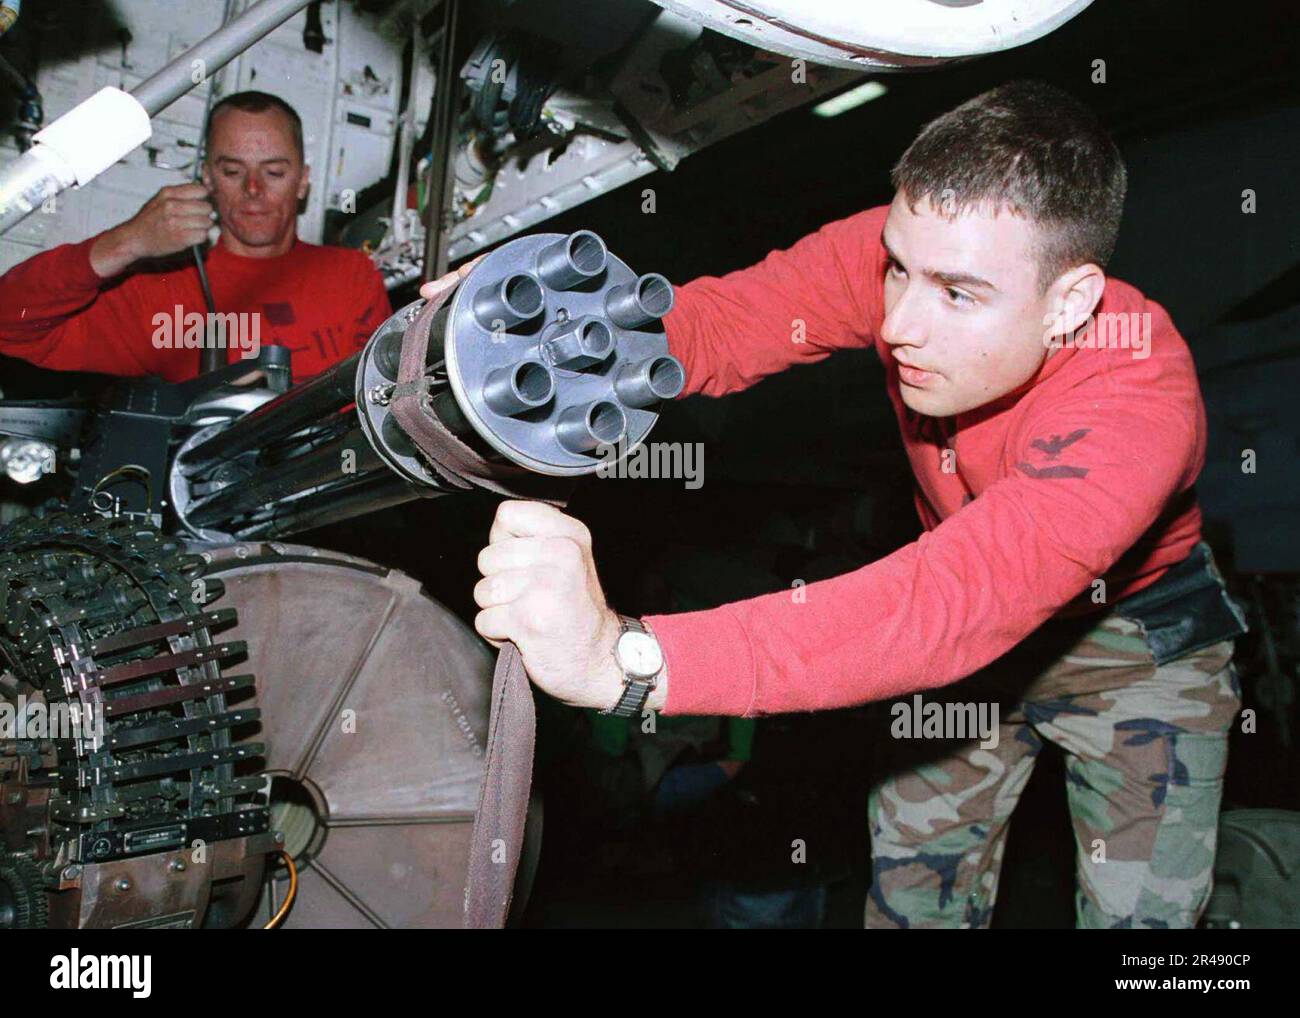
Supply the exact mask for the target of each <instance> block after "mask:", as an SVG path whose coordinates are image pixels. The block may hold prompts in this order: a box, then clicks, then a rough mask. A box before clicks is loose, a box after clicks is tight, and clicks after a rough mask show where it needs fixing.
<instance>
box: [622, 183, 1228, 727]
mask: <svg viewBox="0 0 1300 1018" xmlns="http://www.w3.org/2000/svg"><path fill="white" fill-rule="evenodd" d="M887 214H888V208H887V207H882V208H875V209H870V210H868V211H866V212H862V213H859V214H857V215H855V216H850V217H849V218H847V219H843V220H840V221H838V222H834V223H831V224H829V225H827V226H825V227H823V228H822V229H821V230H819V231H817V232H816V233H814V234H812V235H810V236H808V237H805V238H804V239H803V240H801V241H799V242H798V243H797V244H795V245H794V246H793V247H792V248H790V249H789V250H786V251H776V252H773V253H772V254H770V255H768V256H767V258H765V259H764V260H763V261H762V262H760V263H759V264H758V265H756V266H753V267H752V268H749V269H745V270H742V271H739V272H733V273H731V274H730V275H727V276H725V277H723V278H721V279H718V278H713V277H705V278H701V279H697V280H695V281H694V282H691V283H688V284H687V285H685V286H683V287H681V288H680V289H679V290H678V291H677V303H676V307H675V308H674V309H673V311H672V312H671V313H670V314H669V315H668V317H667V319H666V326H667V331H668V344H669V347H670V349H671V350H672V352H673V353H674V354H675V355H676V356H677V357H679V358H680V359H681V361H682V362H683V364H684V365H685V367H686V375H687V381H686V388H685V392H684V394H691V393H703V394H705V395H710V396H722V395H725V394H727V393H730V392H736V391H738V390H740V389H744V388H745V387H747V386H749V385H752V384H754V383H755V382H757V381H758V380H759V379H760V378H763V377H764V376H766V375H770V374H772V373H773V372H776V371H780V370H782V369H783V368H786V367H789V366H790V365H792V364H800V363H811V362H813V361H818V360H821V359H823V358H825V357H827V356H829V355H830V353H831V352H832V351H834V350H837V349H842V348H847V347H864V346H874V347H875V349H876V351H877V353H878V354H879V355H880V357H881V360H882V361H883V363H884V365H885V388H886V391H887V392H888V394H889V399H890V401H891V402H892V403H893V405H894V410H895V412H896V415H897V417H898V423H899V427H900V429H901V430H902V435H903V444H904V446H905V447H906V450H907V455H908V457H909V458H910V460H911V463H912V469H913V471H914V473H915V475H916V481H917V487H916V492H915V499H916V506H917V509H918V511H919V513H920V517H921V521H922V523H923V524H924V526H925V529H926V533H925V534H923V535H922V536H921V537H920V538H919V539H918V540H916V541H914V542H913V543H911V544H909V545H907V546H905V547H903V548H900V549H899V550H898V551H895V552H894V553H893V554H891V555H888V556H886V557H885V558H882V559H880V560H878V561H876V562H873V563H871V564H870V565H867V566H864V567H863V568H861V569H858V570H855V571H854V572H851V573H847V574H845V575H843V576H838V577H835V578H833V579H829V580H823V581H820V582H817V583H810V584H808V585H807V586H803V587H799V588H796V589H794V590H782V591H778V592H776V593H772V594H766V595H764V596H762V597H756V598H751V599H750V600H747V601H738V602H735V603H733V604H726V605H722V606H721V607H719V608H715V609H712V610H709V611H698V612H687V613H684V614H678V615H652V616H649V617H648V619H647V621H648V622H649V624H650V626H651V628H652V629H653V631H654V632H655V634H656V635H657V636H658V638H659V640H660V642H661V644H662V646H663V649H664V656H665V659H666V661H667V675H668V702H667V705H666V708H665V712H666V713H669V714H732V715H751V716H752V715H762V714H772V713H782V712H788V711H797V710H819V709H825V708H832V707H845V706H850V705H853V704H860V703H865V702H867V701H871V700H880V699H885V698H888V697H892V696H897V695H900V694H903V693H910V692H914V691H917V690H923V689H928V688H932V687H936V686H943V685H946V684H948V683H951V682H955V681H957V680H959V679H962V678H964V677H965V676H967V675H970V674H971V673H973V672H975V671H977V670H978V669H980V668H982V667H983V666H985V665H987V664H988V663H989V662H991V661H993V660H994V659H996V658H998V657H1000V656H1001V655H1002V654H1004V653H1005V652H1007V651H1008V650H1010V649H1011V648H1012V647H1014V646H1015V645H1016V644H1017V643H1019V642H1020V641H1021V640H1023V639H1024V638H1025V637H1026V636H1028V635H1029V634H1030V633H1031V632H1032V631H1033V630H1034V629H1036V628H1037V627H1038V626H1040V625H1041V624H1042V623H1044V622H1045V621H1047V620H1048V619H1050V618H1051V617H1053V616H1054V615H1058V614H1075V613H1080V612H1083V611H1100V610H1104V607H1105V605H1114V604H1115V602H1116V601H1118V600H1119V599H1120V598H1122V597H1124V596H1125V595H1127V594H1131V593H1135V592H1136V591H1138V590H1140V589H1142V588H1143V587H1146V586H1149V585H1150V584H1152V583H1154V582H1155V581H1156V580H1157V579H1158V578H1159V577H1160V576H1161V574H1163V573H1164V572H1165V570H1166V569H1167V568H1168V567H1169V566H1171V565H1173V564H1174V563H1176V562H1179V561H1181V560H1182V559H1183V558H1185V557H1186V556H1187V554H1188V553H1189V552H1190V551H1191V550H1192V548H1193V546H1194V545H1195V544H1196V542H1197V541H1198V540H1199V539H1200V532H1201V515H1200V509H1199V507H1198V506H1197V504H1196V499H1195V495H1194V493H1193V490H1192V484H1193V482H1194V481H1195V480H1196V477H1197V475H1198V474H1199V473H1200V470H1201V467H1202V465H1203V464H1204V461H1205V407H1204V404H1203V403H1202V401H1201V395H1200V387H1199V385H1198V383H1197V379H1196V370H1195V366H1194V365H1193V363H1192V357H1191V354H1190V352H1189V351H1188V349H1187V345H1186V343H1185V342H1184V341H1183V339H1182V337H1181V336H1179V334H1178V332H1177V330H1176V329H1175V328H1174V325H1173V323H1172V321H1171V320H1170V318H1169V315H1168V314H1167V313H1166V312H1165V310H1164V309H1163V308H1162V307H1160V305H1159V304H1156V303H1155V302H1154V301H1150V300H1147V299H1146V298H1145V297H1143V295H1142V294H1141V293H1140V292H1138V291H1137V290H1136V289H1134V288H1133V287H1132V286H1129V285H1128V284H1126V283H1122V282H1120V281H1119V280H1116V279H1110V280H1108V281H1107V283H1106V288H1105V292H1104V295H1103V297H1102V300H1101V303H1100V306H1099V307H1098V308H1097V311H1096V314H1098V315H1100V314H1101V313H1103V312H1110V313H1126V314H1132V313H1136V314H1138V315H1142V314H1149V315H1150V316H1151V317H1150V319H1149V321H1150V328H1151V337H1150V346H1149V355H1148V356H1146V357H1140V356H1135V355H1134V353H1135V351H1134V350H1133V349H1121V348H1117V346H1118V344H1114V343H1113V344H1111V347H1110V348H1104V349H1103V348H1096V347H1089V346H1086V345H1083V344H1080V345H1077V346H1073V347H1071V346H1067V347H1064V348H1062V349H1060V350H1057V351H1056V352H1055V353H1054V354H1053V355H1052V356H1051V357H1049V358H1047V360H1046V361H1045V362H1044V364H1043V367H1042V368H1041V369H1040V371H1039V373H1038V374H1037V375H1036V376H1035V377H1034V379H1032V380H1031V382H1030V383H1029V384H1028V385H1027V386H1026V387H1022V389H1021V390H1020V392H1019V393H1018V394H1012V395H1009V396H1005V397H1003V398H1002V399H1000V400H998V401H995V402H994V403H991V404H989V405H987V406H984V407H981V408H979V409H977V410H973V411H970V412H968V413H964V414H959V415H957V416H956V417H955V418H943V419H940V418H931V417H925V416H922V415H920V414H917V413H915V412H914V411H911V410H909V409H908V408H907V407H905V406H904V404H903V402H902V397H901V395H900V391H899V381H898V366H897V364H896V362H895V361H894V359H893V357H892V356H890V353H889V347H888V346H887V345H886V344H885V343H884V341H883V340H882V339H881V338H880V329H881V324H882V322H883V319H884V271H885V261H886V256H885V252H884V248H883V246H882V244H881V240H880V235H881V231H882V230H883V228H884V223H885V217H886V215H887ZM798 319H802V320H803V321H804V323H806V335H804V336H803V337H801V338H803V340H804V341H803V342H797V341H795V339H794V337H795V335H796V332H795V328H794V323H795V321H796V320H798ZM1110 335H1112V336H1113V337H1118V336H1119V335H1120V334H1119V333H1111V334H1110ZM949 448H952V449H955V450H956V455H955V456H954V455H951V454H949V455H945V452H946V450H948V449H949ZM954 468H955V469H954ZM1097 579H1103V580H1104V582H1105V587H1104V588H1096V587H1094V581H1095V580H1097ZM1103 589H1104V597H1105V602H1104V604H1098V603H1095V602H1094V601H1093V596H1094V591H1101V590H1103Z"/></svg>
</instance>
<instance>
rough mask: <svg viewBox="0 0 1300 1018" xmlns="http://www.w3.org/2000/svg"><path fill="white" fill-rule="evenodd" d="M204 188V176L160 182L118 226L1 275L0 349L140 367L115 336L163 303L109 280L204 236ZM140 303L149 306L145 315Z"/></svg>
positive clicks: (111, 369) (112, 369)
mask: <svg viewBox="0 0 1300 1018" xmlns="http://www.w3.org/2000/svg"><path fill="white" fill-rule="evenodd" d="M206 194H207V189H206V188H205V187H204V186H203V185H202V184H179V185H176V186H173V187H164V188H163V189H162V190H160V191H159V192H158V193H157V194H156V195H154V197H153V198H151V199H150V200H149V201H148V202H146V203H145V205H144V207H143V208H141V210H140V211H139V212H138V213H137V214H136V215H135V216H133V217H132V218H131V219H129V220H127V222H125V223H122V224H121V225H120V226H115V227H113V228H112V229H111V230H105V231H104V232H103V233H101V234H99V235H98V236H96V237H92V238H90V239H89V240H85V241H82V242H81V243H79V244H62V245H60V246H58V247H56V248H54V249H52V250H50V251H44V252H42V253H40V254H38V255H35V256H33V257H31V258H29V259H27V261H25V262H23V263H22V264H21V265H16V266H14V267H13V268H12V269H10V270H9V271H8V272H7V273H5V274H4V276H0V353H2V354H6V355H8V356H10V357H19V358H21V359H23V360H26V361H31V362H32V363H33V364H39V365H42V366H43V367H48V368H55V369H59V370H75V371H102V372H106V373H109V374H119V375H120V374H137V373H139V372H140V371H142V370H143V364H142V363H141V361H140V360H139V358H138V357H137V356H136V355H135V353H134V351H133V350H132V349H131V346H130V344H129V343H123V342H120V339H121V338H122V337H129V336H134V335H135V334H137V333H138V332H139V330H140V328H141V325H142V322H143V323H148V322H149V321H151V320H152V313H153V311H157V310H162V309H158V308H155V309H141V308H138V307H136V305H135V302H134V301H133V300H132V295H131V293H130V291H129V289H128V288H126V287H122V286H117V287H109V286H108V285H107V284H108V283H109V282H110V280H112V279H113V277H115V276H118V275H121V274H122V273H123V272H125V271H126V270H127V269H129V268H130V267H131V266H132V265H133V264H135V263H136V262H138V261H140V260H141V259H143V258H153V257H162V256H164V255H167V254H174V253H175V252H177V251H182V250H184V249H185V248H186V247H188V246H190V245H191V244H195V243H199V242H201V241H202V240H203V239H205V238H206V237H207V231H208V228H209V227H211V225H212V218H211V212H212V206H211V205H210V204H209V203H208V202H207V201H206V199H205V197H204V196H205V195H206ZM143 310H148V311H149V313H148V314H145V315H144V317H143V318H142V317H141V314H142V311H143Z"/></svg>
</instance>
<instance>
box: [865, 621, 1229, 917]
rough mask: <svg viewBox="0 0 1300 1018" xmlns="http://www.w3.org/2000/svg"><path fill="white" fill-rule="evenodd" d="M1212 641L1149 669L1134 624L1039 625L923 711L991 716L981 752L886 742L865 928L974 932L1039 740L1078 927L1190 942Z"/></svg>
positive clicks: (1205, 887) (1214, 661) (1207, 782)
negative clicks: (975, 709)
mask: <svg viewBox="0 0 1300 1018" xmlns="http://www.w3.org/2000/svg"><path fill="white" fill-rule="evenodd" d="M1232 647H1233V643H1232V641H1231V640H1224V641H1222V642H1220V643H1215V644H1212V645H1210V646H1208V647H1205V648H1203V649H1201V650H1198V651H1194V652H1192V653H1189V654H1187V655H1185V656H1183V657H1181V658H1178V659H1177V660H1175V661H1170V662H1167V663H1165V664H1162V665H1157V664H1156V662H1155V658H1154V656H1153V655H1152V653H1151V650H1150V649H1149V647H1148V645H1147V640H1146V638H1145V636H1144V635H1143V632H1142V630H1141V628H1140V627H1139V626H1138V625H1137V623H1135V622H1132V621H1130V620H1128V619H1125V618H1121V617H1119V616H1117V615H1115V614H1109V615H1107V616H1105V617H1104V619H1103V620H1102V621H1101V622H1100V623H1098V622H1097V621H1096V620H1095V619H1093V620H1084V621H1079V620H1075V621H1072V622H1068V623H1066V622H1060V621H1056V622H1052V623H1049V624H1048V625H1047V626H1044V627H1043V628H1042V629H1040V630H1039V631H1038V632H1037V633H1035V634H1034V635H1033V636H1031V637H1030V638H1029V639H1028V640H1026V641H1025V642H1024V643H1022V644H1021V645H1020V646H1018V647H1017V648H1016V649H1015V650H1013V651H1011V652H1010V653H1009V654H1007V655H1004V656H1003V657H1002V658H1000V659H999V660H998V661H997V662H995V663H994V664H993V665H991V666H989V668H987V669H985V670H984V671H982V672H979V673H977V674H976V675H973V676H971V677H970V678H969V679H966V680H964V681H963V682H960V683H957V684H956V685H954V686H951V687H948V688H946V689H943V690H934V691H931V692H932V694H933V695H930V694H926V695H925V700H926V701H932V702H944V701H949V702H953V703H974V702H990V703H998V704H999V713H998V721H999V724H998V726H997V741H996V746H994V747H993V748H989V749H984V748H981V741H985V742H991V741H992V740H981V739H979V738H975V739H973V740H968V741H963V742H957V741H952V740H948V741H944V740H936V739H929V740H926V739H917V740H911V739H907V740H897V741H895V740H892V739H891V740H889V746H888V750H889V754H890V765H891V769H890V774H889V776H888V777H887V778H885V780H884V781H883V782H881V783H880V784H878V785H877V786H876V787H875V788H873V790H872V792H871V795H870V800H869V814H870V823H871V837H872V885H871V891H870V894H869V895H868V899H867V907H866V925H867V926H868V927H894V928H897V927H912V928H916V927H961V928H971V927H983V926H987V925H988V924H989V920H990V919H991V917H992V914H993V905H994V902H995V900H996V897H997V889H998V875H999V870H1000V868H1001V863H1002V854H1003V849H1004V847H1005V844H1006V837H1007V830H1008V825H1009V823H1010V820H1011V813H1012V811H1013V810H1014V809H1015V806H1016V802H1017V800H1018V799H1019V796H1020V793H1021V792H1022V791H1023V789H1024V787H1025V784H1026V782H1027V781H1028V780H1029V776H1030V773H1031V772H1032V770H1033V767H1034V762H1035V760H1036V758H1037V756H1038V753H1039V751H1040V750H1041V749H1042V747H1043V744H1044V740H1048V741H1050V742H1053V743H1055V744H1056V745H1058V746H1060V747H1061V748H1062V749H1063V750H1064V752H1065V768H1066V782H1065V785H1066V788H1065V791H1066V795H1067V797H1068V801H1069V807H1070V814H1071V818H1072V822H1073V827H1074V837H1075V844H1076V848H1077V852H1076V855H1077V861H1076V867H1075V872H1076V878H1077V891H1076V897H1075V904H1076V918H1077V924H1078V925H1079V926H1080V927H1090V928H1098V927H1127V926H1133V927H1159V928H1165V927H1190V926H1194V925H1195V923H1196V922H1197V920H1198V919H1199V917H1200V914H1201V912H1202V910H1203V909H1204V907H1205V904H1206V902H1207V900H1208V898H1209V894H1210V887H1211V877H1212V870H1213V864H1214V852H1215V842H1216V837H1217V832H1218V815H1219V802H1220V799H1221V797H1222V792H1223V774H1224V768H1225V765H1226V763H1227V755H1228V729H1229V727H1230V726H1231V725H1232V723H1233V719H1234V718H1235V716H1236V714H1237V712H1238V710H1239V709H1240V706H1241V696H1240V689H1239V687H1238V684H1237V680H1236V674H1235V672H1234V670H1233V668H1232V665H1231V660H1230V659H1231V656H1232Z"/></svg>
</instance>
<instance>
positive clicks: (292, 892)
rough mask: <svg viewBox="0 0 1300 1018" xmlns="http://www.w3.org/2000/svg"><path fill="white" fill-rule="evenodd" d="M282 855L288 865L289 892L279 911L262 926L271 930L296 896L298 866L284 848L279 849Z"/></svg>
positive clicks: (283, 915)
mask: <svg viewBox="0 0 1300 1018" xmlns="http://www.w3.org/2000/svg"><path fill="white" fill-rule="evenodd" d="M279 852H280V854H281V855H282V856H284V863H285V865H286V866H288V867H289V893H288V894H286V895H285V896H284V903H283V904H282V905H281V906H280V911H278V912H276V913H275V915H273V916H272V917H271V921H270V922H269V923H267V924H266V925H265V926H263V927H262V929H264V930H273V929H275V928H276V926H278V925H279V924H280V920H282V919H283V918H284V917H285V916H286V915H288V914H289V907H290V906H291V905H292V904H293V899H294V898H296V897H297V896H298V867H297V866H295V865H294V864H293V856H291V855H290V854H289V853H288V852H286V851H285V850H284V849H280V850H279Z"/></svg>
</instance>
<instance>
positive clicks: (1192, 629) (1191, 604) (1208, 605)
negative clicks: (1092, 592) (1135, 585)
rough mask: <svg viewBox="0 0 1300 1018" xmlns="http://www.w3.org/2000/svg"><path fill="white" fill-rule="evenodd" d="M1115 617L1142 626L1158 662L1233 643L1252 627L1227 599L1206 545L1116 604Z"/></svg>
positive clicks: (1224, 588) (1224, 587)
mask: <svg viewBox="0 0 1300 1018" xmlns="http://www.w3.org/2000/svg"><path fill="white" fill-rule="evenodd" d="M1115 614H1116V615H1119V616H1120V617H1121V618H1125V619H1128V620H1129V621H1131V622H1136V623H1137V624H1138V625H1139V626H1141V627H1142V632H1143V633H1144V635H1145V636H1146V639H1147V645H1148V646H1150V648H1151V653H1152V654H1153V655H1154V656H1155V659H1156V664H1165V663H1166V662H1167V661H1175V660H1177V659H1178V658H1180V657H1182V656H1184V655H1185V654H1190V653H1192V651H1194V650H1200V649H1201V648H1202V647H1209V646H1211V645H1212V644H1215V643H1219V642H1221V641H1223V640H1231V639H1233V638H1234V637H1237V636H1240V635H1241V634H1242V633H1245V632H1247V631H1248V629H1249V627H1248V626H1247V625H1246V613H1245V612H1243V611H1242V610H1241V608H1240V607H1238V605H1237V604H1236V603H1235V602H1234V601H1233V600H1232V598H1231V597H1230V596H1229V595H1228V590H1227V587H1226V586H1225V585H1224V582H1223V576H1222V575H1221V574H1220V573H1219V570H1218V568H1217V567H1216V566H1215V564H1214V555H1213V553H1212V552H1211V551H1210V546H1209V545H1208V544H1206V543H1205V542H1204V541H1202V542H1200V543H1199V544H1198V545H1197V546H1196V547H1195V548H1193V549H1192V551H1191V554H1189V555H1188V556H1187V558H1185V559H1183V560H1182V561H1181V562H1179V563H1178V564H1177V565H1174V566H1171V567H1170V568H1169V570H1168V571H1167V572H1166V573H1165V574H1164V576H1162V577H1160V579H1158V580H1156V582H1155V583H1153V584H1151V586H1149V587H1147V588H1146V589H1145V590H1140V591H1138V592H1137V593H1136V594H1132V595H1130V596H1129V597H1126V598H1124V599H1123V600H1121V601H1120V602H1119V603H1118V604H1116V605H1115Z"/></svg>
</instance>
